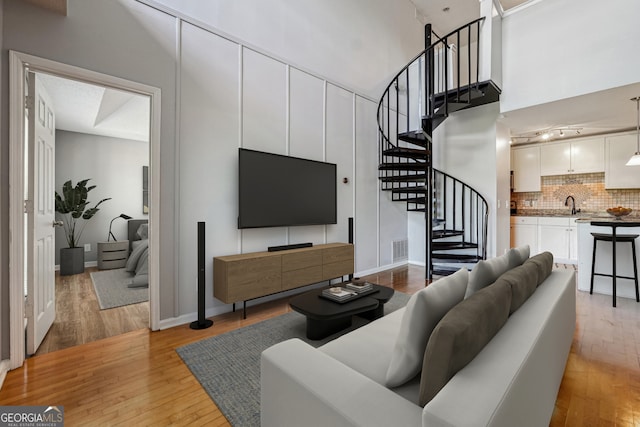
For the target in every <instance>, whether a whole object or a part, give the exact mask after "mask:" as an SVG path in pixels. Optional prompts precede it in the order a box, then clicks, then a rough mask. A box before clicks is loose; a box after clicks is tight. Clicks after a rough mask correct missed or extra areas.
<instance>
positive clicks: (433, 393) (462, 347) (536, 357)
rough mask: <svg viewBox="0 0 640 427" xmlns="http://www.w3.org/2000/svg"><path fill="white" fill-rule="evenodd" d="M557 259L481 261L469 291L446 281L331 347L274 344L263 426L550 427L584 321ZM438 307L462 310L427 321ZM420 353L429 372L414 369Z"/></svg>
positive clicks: (523, 251) (570, 276)
mask: <svg viewBox="0 0 640 427" xmlns="http://www.w3.org/2000/svg"><path fill="white" fill-rule="evenodd" d="M518 258H519V260H518ZM514 259H515V260H516V261H515V262H514ZM525 259H526V261H525ZM552 260H553V257H552V256H551V254H548V253H546V254H541V255H536V256H535V257H532V258H530V259H529V258H528V248H519V249H517V250H516V249H512V250H511V252H510V253H509V254H505V255H504V256H502V257H497V258H494V259H492V260H487V261H484V262H482V263H480V264H478V265H476V267H475V268H474V270H473V271H472V272H471V274H470V275H469V276H468V284H467V273H466V270H464V272H462V271H461V272H458V273H456V274H455V275H454V277H452V276H449V277H447V278H443V279H440V280H438V281H436V282H434V283H433V284H432V285H429V286H427V287H426V288H425V289H424V290H422V291H420V292H422V293H424V295H421V296H416V295H414V296H413V297H412V299H411V300H410V301H409V303H408V304H407V307H405V308H403V309H400V310H397V311H395V312H393V313H391V314H389V315H386V316H384V317H382V318H380V319H378V320H376V321H374V322H372V323H369V324H368V325H365V326H363V327H361V328H359V329H357V330H355V331H352V332H350V333H348V334H346V335H343V336H342V337H340V338H338V339H335V340H333V341H331V342H329V343H327V344H325V345H324V346H322V347H319V348H317V349H316V348H313V347H312V346H310V345H308V344H306V343H305V342H303V341H301V340H298V339H293V340H288V341H284V342H282V343H279V344H276V345H274V346H272V347H270V348H269V349H267V350H265V351H264V353H263V354H262V357H261V422H262V426H264V427H272V426H274V427H275V426H278V427H286V426H368V427H370V426H449V427H450V426H460V427H462V426H470V427H471V426H473V427H477V426H504V427H512V426H545V425H548V424H549V421H550V419H551V415H552V413H553V409H554V404H555V400H556V396H557V393H558V388H559V386H560V382H561V380H562V375H563V372H564V368H565V364H566V361H567V356H568V353H569V349H570V346H571V342H572V339H573V334H574V330H575V320H576V310H575V274H574V272H573V271H568V270H554V271H551V263H552ZM536 274H537V275H536ZM532 277H533V279H531V278H532ZM461 281H462V285H461V284H460V283H461ZM438 283H440V285H439V287H435V286H434V285H435V284H438ZM531 283H534V285H533V288H532V287H531V286H532V285H531ZM446 285H449V286H446ZM432 286H433V289H431V290H430V291H429V292H431V293H430V294H429V293H428V292H427V290H428V289H429V288H431V287H432ZM461 286H462V288H461ZM461 289H462V290H461ZM429 295H430V296H429ZM434 295H435V296H434ZM503 296H504V297H505V298H508V299H509V306H508V307H507V308H505V307H504V301H503V302H500V301H501V300H503ZM420 298H422V303H421V302H420ZM457 299H460V300H461V301H459V302H457V301H454V300H457ZM433 301H440V303H441V304H442V305H444V306H446V305H453V307H452V308H450V309H449V307H445V308H444V309H442V310H441V311H443V313H442V314H437V315H436V317H438V318H437V319H435V320H434V319H433V318H428V319H425V321H424V322H420V317H418V315H420V316H424V315H425V313H427V317H429V316H431V317H433V313H434V311H437V310H436V309H434V307H433V306H432V305H433ZM443 301H444V302H443ZM452 301H453V302H452ZM505 310H507V314H506V315H505V314H504V312H505ZM460 313H462V314H460ZM496 313H502V314H496ZM410 315H411V316H412V317H411V319H410V318H409V317H410ZM465 316H466V318H467V320H466V321H461V320H460V319H464V318H465ZM506 316H508V317H506ZM440 318H442V319H440ZM495 318H504V319H503V320H500V321H498V323H496V321H495ZM430 323H435V325H432V324H430ZM425 325H426V326H425ZM491 328H494V329H495V331H493V332H491V331H490V332H489V333H488V335H486V332H487V329H491ZM407 331H410V333H409V336H408V334H407ZM451 331H454V332H451ZM411 334H413V338H411V336H410V335H411ZM425 334H426V335H427V336H426V337H423V336H421V335H425ZM485 335H486V336H485ZM416 336H418V339H417V340H416V339H415V338H416ZM479 336H480V337H482V336H484V338H479V339H480V341H482V340H483V339H484V340H485V341H488V342H486V345H485V343H480V344H479V343H478V342H475V341H477V339H478V337H479ZM465 340H467V341H468V340H470V341H471V342H467V341H465ZM416 343H417V344H416ZM443 343H444V344H443ZM425 345H426V348H425V347H424V346H425ZM474 347H479V348H476V349H474ZM415 351H418V352H419V353H420V355H422V360H420V361H418V363H420V366H418V367H417V368H416V367H415V366H413V367H409V368H408V369H407V366H410V365H413V364H415V363H416V361H415V359H416V357H415V355H412V354H411V353H412V352H415ZM469 351H470V352H471V353H470V354H465V353H467V352H469ZM407 355H408V357H407ZM467 359H468V360H467ZM469 360H470V361H469ZM399 361H400V362H402V364H399V363H398V362H399ZM467 363H468V364H467ZM454 365H458V366H454ZM464 365H466V366H464ZM403 368H405V369H403ZM416 369H417V370H418V371H419V372H417V373H416V372H415V371H416ZM394 370H395V371H394ZM392 371H394V372H392ZM443 371H447V372H444V373H443ZM398 374H400V375H399V376H398ZM402 376H405V377H407V376H408V377H410V378H409V380H408V381H404V380H403V379H402V378H400V377H402ZM449 378H450V379H449ZM438 382H440V384H438ZM398 383H401V384H400V385H398ZM390 384H392V385H390ZM434 384H435V385H434ZM434 387H435V388H434ZM425 402H426V404H424V403H425ZM421 403H423V405H421Z"/></svg>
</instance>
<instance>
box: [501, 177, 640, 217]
mask: <svg viewBox="0 0 640 427" xmlns="http://www.w3.org/2000/svg"><path fill="white" fill-rule="evenodd" d="M541 179H542V183H541V184H542V185H541V188H542V191H540V192H531V193H511V201H515V202H516V203H517V208H518V211H522V210H526V209H569V208H568V207H566V206H565V205H564V201H565V200H566V198H567V196H573V197H574V198H575V200H576V209H581V210H583V211H586V212H599V211H605V210H606V209H607V208H610V207H613V206H624V207H627V208H632V209H633V210H634V211H640V189H634V190H605V188H604V173H588V174H575V175H556V176H543V177H542V178H541Z"/></svg>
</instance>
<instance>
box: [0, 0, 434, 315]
mask: <svg viewBox="0 0 640 427" xmlns="http://www.w3.org/2000/svg"><path fill="white" fill-rule="evenodd" d="M199 3H200V4H196V3H195V2H191V3H189V4H187V5H178V4H177V2H175V4H176V5H175V7H179V6H180V7H185V8H194V10H195V11H196V12H197V13H200V10H199V8H205V9H206V10H204V11H203V13H204V14H203V15H200V16H199V17H198V19H192V20H193V21H194V23H195V24H197V25H191V24H189V23H187V22H185V21H183V20H182V19H179V17H183V18H184V17H185V16H184V15H181V14H178V13H175V14H172V13H168V12H167V11H166V10H162V9H163V8H162V7H161V6H160V7H158V8H156V7H149V6H148V5H146V4H143V3H141V2H136V1H133V0H118V1H109V2H104V1H100V0H69V6H68V10H69V14H68V16H67V17H60V16H58V15H54V14H51V13H49V12H47V11H45V10H42V9H38V8H36V7H34V6H32V5H30V4H27V3H25V2H7V3H6V4H5V5H4V12H5V14H4V40H3V46H2V47H3V52H2V54H3V56H2V57H3V58H5V57H6V56H7V50H8V49H14V50H18V51H21V52H25V53H29V54H33V55H37V56H41V57H45V58H48V59H52V60H55V61H59V62H64V63H68V64H71V65H75V66H79V67H83V68H87V69H91V70H94V71H98V72H102V73H105V74H110V75H115V76H118V77H122V78H125V79H129V80H133V81H137V82H141V83H144V84H147V85H151V86H155V87H159V88H161V90H162V111H161V113H162V117H161V148H160V158H161V171H162V174H161V183H160V187H161V194H160V207H159V209H160V215H159V217H160V221H161V224H160V227H159V228H160V230H161V235H160V276H161V277H160V318H161V320H162V321H163V322H164V323H163V324H164V325H167V324H170V323H171V322H175V321H188V317H189V316H194V312H195V310H196V300H195V276H196V274H195V273H196V269H195V267H194V262H195V241H196V239H195V233H196V222H197V221H206V222H207V237H208V239H207V243H208V245H207V260H208V261H207V272H206V274H207V295H209V299H208V302H207V305H208V308H209V309H210V310H213V311H214V312H215V311H219V310H226V309H227V308H226V307H220V306H219V305H218V303H217V302H216V301H214V300H213V298H212V297H210V296H211V295H212V294H213V290H212V258H213V256H215V255H219V254H230V253H238V252H240V251H245V252H247V251H252V250H263V249H264V248H265V247H266V246H267V245H270V244H278V243H286V242H288V241H298V239H304V240H305V241H308V240H312V241H314V242H322V241H339V240H340V241H343V240H346V234H347V231H346V227H347V226H346V221H347V218H348V217H349V216H355V222H356V236H357V237H356V239H357V240H356V245H357V249H356V253H357V261H356V269H358V270H362V269H371V268H381V267H383V264H381V262H380V260H379V259H378V247H387V246H389V243H387V242H380V241H379V239H380V238H381V237H380V235H381V234H385V233H386V232H385V233H381V232H380V229H379V226H380V227H381V228H385V227H386V225H384V224H380V223H379V217H380V207H379V206H378V191H377V189H378V182H377V171H376V167H377V154H376V150H377V146H376V143H377V137H376V127H375V108H376V103H375V101H374V100H372V99H370V97H371V96H373V97H378V96H379V95H380V93H378V92H380V89H379V88H382V87H384V86H386V84H387V83H388V79H389V76H391V75H392V74H394V73H395V72H396V71H397V70H398V69H400V68H401V67H402V66H404V65H405V63H406V62H407V61H408V60H409V59H410V58H411V57H412V56H413V55H415V53H416V52H418V51H419V50H420V49H421V48H422V32H423V28H422V25H421V24H420V23H419V22H418V21H417V20H416V19H415V18H414V10H413V7H412V6H411V4H410V3H409V2H401V3H399V2H396V1H392V0H375V1H366V2H365V1H364V0H353V1H349V2H343V1H337V0H333V1H331V2H326V1H325V2H309V1H307V2H285V1H278V2H269V4H268V6H267V5H265V3H263V2H257V1H253V2H251V3H247V2H234V3H229V2H225V4H224V5H223V4H222V2H215V3H214V2H207V4H206V5H205V4H204V2H199ZM154 5H157V3H154ZM187 12H188V10H187ZM176 15H179V17H178V18H177V17H176ZM213 18H215V21H211V22H212V23H206V22H203V21H207V20H210V19H213ZM190 19H191V18H190ZM218 24H219V26H220V27H222V28H221V30H222V31H220V30H216V31H218V32H220V33H229V34H226V36H225V34H222V36H221V35H216V34H214V31H212V30H214V28H213V26H214V25H216V26H217V25H218ZM245 37H246V38H247V39H250V40H248V42H249V44H251V46H253V48H252V47H251V46H247V43H244V42H243V39H244V38H245ZM125 47H126V48H125ZM258 48H259V49H258ZM3 65H4V67H3V69H5V70H6V63H5V64H3ZM291 65H295V66H291ZM7 82H8V79H7V78H6V75H4V74H3V75H2V83H3V85H2V87H7V84H8V83H7ZM338 83H339V84H338ZM7 98H8V94H7V93H4V92H3V93H2V105H6V103H7ZM301 108H305V109H307V108H308V111H309V114H300V113H301ZM305 111H306V110H305ZM6 122H7V111H6V110H5V111H3V112H2V123H6ZM7 141H8V130H7V127H6V126H3V128H2V147H3V152H2V154H3V155H6V153H7V152H8V149H7V148H6V147H7ZM240 146H244V147H249V148H257V149H263V150H266V151H273V152H279V153H291V154H295V155H300V156H303V157H311V158H316V159H326V160H327V161H330V162H335V163H337V164H338V174H339V177H348V178H349V181H350V182H349V183H348V184H340V187H339V189H338V200H339V203H340V207H339V212H338V215H339V223H338V224H337V225H336V226H326V227H302V228H296V229H295V230H294V229H293V228H291V229H286V228H280V229H265V230H248V231H242V232H240V231H238V230H237V227H236V217H237V212H236V210H237V207H236V205H237V200H236V198H237V194H236V193H237V189H236V185H237V184H236V180H237V148H238V147H240ZM3 159H4V160H3V163H2V165H1V166H0V170H2V171H3V175H2V184H3V185H2V188H7V187H8V174H7V172H6V171H7V170H8V164H7V160H6V157H3ZM361 178H362V179H366V180H367V182H360V181H359V179H361ZM7 194H8V193H7V192H6V190H3V192H2V196H3V197H4V198H5V199H6V197H7ZM3 200H4V199H3ZM5 206H7V204H4V203H3V211H2V213H3V215H4V214H7V213H8V211H7V210H6V208H5ZM385 215H387V214H385ZM393 216H395V215H393ZM387 217H389V215H387ZM114 224H115V223H114ZM393 227H395V225H393ZM393 234H395V232H394V233H386V234H385V235H388V236H389V238H391V235H393ZM385 238H386V237H385ZM358 239H361V240H358ZM5 242H6V240H3V250H6V248H7V247H8V246H7V243H5ZM383 259H384V257H383ZM3 265H6V259H3ZM6 283H7V282H6V281H3V285H2V291H3V292H6V289H7V288H8V285H7V284H6ZM3 304H6V303H5V302H4V301H3ZM185 316H186V317H185ZM176 319H179V320H176ZM3 324H4V323H3Z"/></svg>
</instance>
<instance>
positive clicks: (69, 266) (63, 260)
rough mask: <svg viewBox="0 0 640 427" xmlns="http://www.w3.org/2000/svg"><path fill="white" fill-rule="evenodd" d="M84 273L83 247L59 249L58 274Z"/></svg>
mask: <svg viewBox="0 0 640 427" xmlns="http://www.w3.org/2000/svg"><path fill="white" fill-rule="evenodd" d="M79 273H84V248H64V249H60V275H61V276H69V275H71V274H79Z"/></svg>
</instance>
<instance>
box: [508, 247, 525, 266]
mask: <svg viewBox="0 0 640 427" xmlns="http://www.w3.org/2000/svg"><path fill="white" fill-rule="evenodd" d="M529 254H530V249H529V245H524V246H519V247H517V248H511V249H509V251H508V252H507V259H508V260H509V269H512V268H515V267H518V266H520V265H522V264H523V263H524V262H525V261H526V260H527V259H529Z"/></svg>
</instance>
